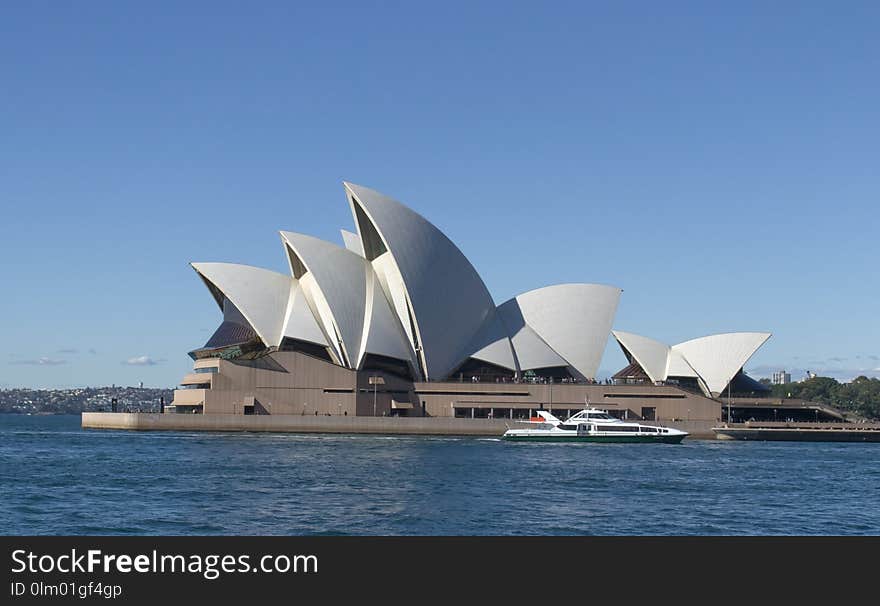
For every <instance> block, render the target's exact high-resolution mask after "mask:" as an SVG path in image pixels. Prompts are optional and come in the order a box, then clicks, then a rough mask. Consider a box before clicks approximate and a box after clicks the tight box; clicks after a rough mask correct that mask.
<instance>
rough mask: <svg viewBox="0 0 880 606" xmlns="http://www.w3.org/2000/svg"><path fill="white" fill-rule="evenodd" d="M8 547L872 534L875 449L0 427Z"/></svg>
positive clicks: (16, 420)
mask: <svg viewBox="0 0 880 606" xmlns="http://www.w3.org/2000/svg"><path fill="white" fill-rule="evenodd" d="M0 494H2V495H3V496H2V499H0V521H2V531H0V532H2V533H3V534H12V535H29V534H63V535H84V534H151V535H169V534H184V535H192V534H198V535H209V534H239V535H270V534H290V535H313V534H356V535H367V534H369V535H376V534H379V535H413V534H415V535H506V534H554V535H555V534H606V535H607V534H648V535H667V534H673V535H694V534H699V535H705V534H735V535H740V534H749V535H754V534H762V535H763V534H783V535H788V534H798V535H800V534H872V535H875V534H880V507H878V506H877V505H878V495H880V444H861V443H795V442H760V443H756V442H736V441H729V442H724V441H709V440H706V441H703V440H691V439H688V440H685V442H684V443H683V444H681V445H677V446H673V445H661V444H656V445H653V444H644V445H641V444H637V445H627V444H576V445H573V444H510V443H505V442H501V441H500V440H497V439H487V438H453V437H420V436H395V437H390V436H389V437H385V436H370V435H351V436H347V435H315V434H312V435H296V434H245V433H203V432H198V433H187V432H129V431H94V430H83V429H81V428H80V418H79V417H78V416H20V415H0Z"/></svg>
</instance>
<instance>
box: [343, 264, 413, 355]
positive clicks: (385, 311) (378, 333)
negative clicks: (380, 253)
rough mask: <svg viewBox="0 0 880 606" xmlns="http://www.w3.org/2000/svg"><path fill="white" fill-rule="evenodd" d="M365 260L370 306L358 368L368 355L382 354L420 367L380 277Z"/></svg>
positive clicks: (365, 317) (368, 303)
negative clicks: (383, 288)
mask: <svg viewBox="0 0 880 606" xmlns="http://www.w3.org/2000/svg"><path fill="white" fill-rule="evenodd" d="M361 261H362V263H363V265H364V270H365V271H366V274H367V293H366V301H367V305H366V308H365V310H364V332H363V336H362V338H361V343H362V345H361V351H360V353H359V354H358V364H357V367H358V368H360V367H361V366H362V365H363V362H364V357H365V356H366V355H367V354H379V355H382V356H388V357H390V358H396V359H398V360H403V361H405V362H408V363H409V365H410V366H411V367H412V368H413V369H415V368H417V367H418V365H417V364H416V362H415V360H414V356H413V351H412V349H411V348H410V347H409V343H408V341H407V338H406V335H405V334H404V332H403V329H402V328H401V326H400V322H399V321H398V320H397V316H396V315H395V314H394V312H393V311H392V310H391V306H390V305H389V304H388V299H386V298H385V293H384V292H383V290H382V285H381V284H380V283H379V278H378V277H377V276H376V273H375V272H374V271H373V268H372V267H371V266H370V264H369V263H368V262H367V261H366V260H365V259H363V258H362V259H361Z"/></svg>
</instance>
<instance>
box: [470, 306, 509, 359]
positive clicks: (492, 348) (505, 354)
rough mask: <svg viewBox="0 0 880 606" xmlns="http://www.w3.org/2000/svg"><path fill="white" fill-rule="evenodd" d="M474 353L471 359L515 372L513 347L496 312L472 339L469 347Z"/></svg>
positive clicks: (499, 315)
mask: <svg viewBox="0 0 880 606" xmlns="http://www.w3.org/2000/svg"><path fill="white" fill-rule="evenodd" d="M471 349H473V350H474V352H473V353H472V354H471V355H470V357H471V358H476V359H477V360H483V361H484V362H489V363H490V364H495V365H496V366H501V367H503V368H508V369H510V370H513V371H516V370H517V365H516V359H515V358H514V356H513V346H512V345H511V343H510V337H509V336H508V330H507V327H506V326H505V325H504V322H502V321H501V314H500V313H498V312H497V311H495V312H493V313H492V316H491V317H490V318H489V320H487V321H486V323H485V324H484V325H483V328H482V329H480V331H479V332H478V333H477V336H476V338H475V339H474V345H473V347H471Z"/></svg>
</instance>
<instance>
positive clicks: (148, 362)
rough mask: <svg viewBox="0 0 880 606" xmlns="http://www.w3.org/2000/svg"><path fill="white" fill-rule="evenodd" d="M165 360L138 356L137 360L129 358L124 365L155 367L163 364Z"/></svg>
mask: <svg viewBox="0 0 880 606" xmlns="http://www.w3.org/2000/svg"><path fill="white" fill-rule="evenodd" d="M164 361H165V360H164V359H162V358H160V359H156V358H151V357H150V356H138V357H136V358H129V359H128V360H126V361H124V362H123V364H127V365H128V366H155V365H156V364H161V363H162V362H164Z"/></svg>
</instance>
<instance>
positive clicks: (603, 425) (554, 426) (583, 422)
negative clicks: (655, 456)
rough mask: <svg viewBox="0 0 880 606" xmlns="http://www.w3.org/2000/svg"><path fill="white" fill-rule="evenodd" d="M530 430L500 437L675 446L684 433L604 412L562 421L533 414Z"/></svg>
mask: <svg viewBox="0 0 880 606" xmlns="http://www.w3.org/2000/svg"><path fill="white" fill-rule="evenodd" d="M537 414H538V415H539V416H538V418H535V419H532V420H531V421H530V422H531V423H534V425H535V426H534V427H529V428H526V429H508V430H507V431H505V432H504V435H503V436H502V438H503V439H505V440H510V441H512V442H648V443H662V444H679V443H681V441H682V440H683V439H684V438H685V436H687V435H688V434H687V432H685V431H680V430H678V429H673V428H671V427H657V426H654V425H641V424H639V423H629V422H627V421H622V420H620V419H617V418H615V417H612V416H611V415H610V414H608V413H607V412H605V411H604V410H598V409H596V408H587V409H584V410H582V411H580V412H578V413H577V414H575V415H572V416H571V417H570V418H569V419H567V420H566V421H561V420H560V419H557V418H556V417H554V416H553V415H552V414H550V413H549V412H547V411H546V410H539V411H537Z"/></svg>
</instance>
